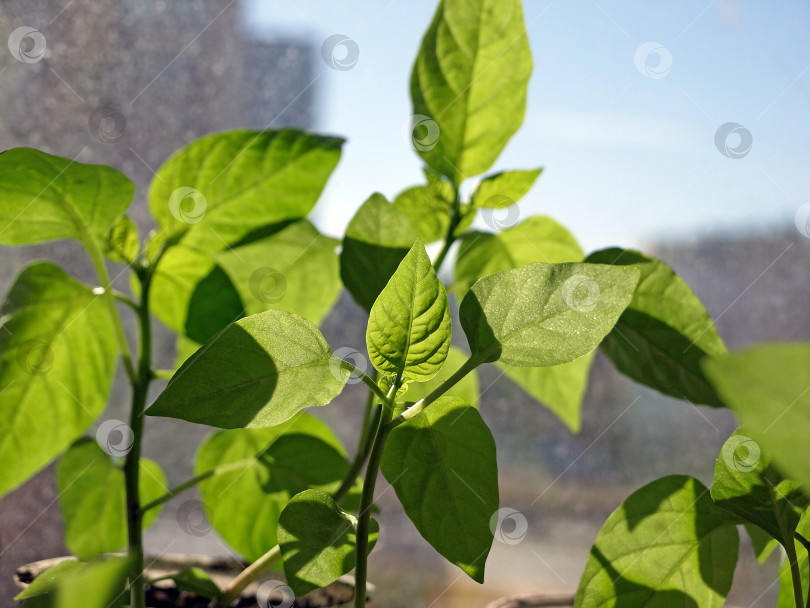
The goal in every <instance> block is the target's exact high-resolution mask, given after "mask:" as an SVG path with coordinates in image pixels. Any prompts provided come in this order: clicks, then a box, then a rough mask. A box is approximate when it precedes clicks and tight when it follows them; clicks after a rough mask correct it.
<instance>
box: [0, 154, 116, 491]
mask: <svg viewBox="0 0 810 608" xmlns="http://www.w3.org/2000/svg"><path fill="white" fill-rule="evenodd" d="M0 158H2V155H0ZM100 297H101V296H97V295H94V294H93V291H92V290H91V289H90V288H89V287H88V286H86V285H83V284H82V283H79V282H78V281H75V280H74V279H72V278H71V277H69V276H68V275H67V274H65V272H64V271H63V270H62V269H60V268H59V267H58V266H56V265H54V264H51V263H49V262H38V263H35V264H32V265H31V266H28V267H27V268H25V269H24V270H23V271H22V272H21V273H20V274H19V275H18V276H17V278H16V280H15V281H14V284H13V285H12V287H11V289H10V290H9V292H8V293H7V294H6V298H5V300H4V301H3V303H2V304H0V411H2V416H0V462H5V463H13V466H10V465H9V466H4V467H0V496H2V495H4V494H6V493H7V492H9V491H10V490H13V489H14V488H16V487H17V486H19V485H20V484H21V483H23V482H24V481H25V480H26V479H28V478H29V477H31V476H32V475H33V474H34V473H36V472H37V471H38V470H39V469H41V468H42V467H44V466H45V465H47V464H48V463H49V462H50V461H51V460H53V459H54V458H55V457H56V456H57V455H59V454H60V453H61V452H63V451H64V450H66V449H67V448H68V447H69V446H70V444H71V443H73V441H75V440H76V439H77V438H78V437H80V436H81V434H82V433H83V432H84V430H85V429H86V428H87V427H88V426H90V424H91V423H92V422H93V420H95V419H96V417H97V416H98V415H99V414H101V412H102V411H103V410H104V407H105V406H106V405H107V397H108V395H109V393H110V386H111V384H112V378H113V372H114V370H115V361H116V352H117V349H116V343H115V339H114V337H113V336H114V333H113V325H112V322H111V321H110V317H109V313H108V312H107V308H106V307H105V306H104V303H103V302H102V301H100ZM34 429H35V432H34Z"/></svg>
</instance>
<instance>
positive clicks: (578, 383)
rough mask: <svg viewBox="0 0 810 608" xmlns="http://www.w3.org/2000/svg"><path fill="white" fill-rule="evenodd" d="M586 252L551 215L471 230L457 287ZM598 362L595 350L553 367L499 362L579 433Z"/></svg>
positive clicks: (576, 258) (463, 288)
mask: <svg viewBox="0 0 810 608" xmlns="http://www.w3.org/2000/svg"><path fill="white" fill-rule="evenodd" d="M482 185H483V184H482ZM584 256H585V254H584V253H583V252H582V249H581V248H580V246H579V243H577V240H576V239H575V238H574V237H573V236H572V235H571V233H570V232H568V230H566V229H565V228H564V227H563V226H562V225H560V224H558V223H557V222H556V221H554V220H553V219H551V218H549V217H543V216H532V217H529V218H527V219H526V220H524V221H523V222H521V223H520V224H518V225H517V226H515V227H513V228H509V229H507V230H503V231H501V232H498V233H496V234H490V233H485V232H471V233H467V234H465V235H464V237H462V240H461V246H460V248H459V255H458V261H457V263H456V271H455V274H456V276H455V280H456V289H457V290H459V291H462V292H466V291H467V290H468V289H469V288H470V286H471V285H472V284H473V283H475V281H476V280H478V279H479V278H481V277H484V276H487V275H490V274H494V273H496V272H500V271H502V270H509V269H511V268H519V267H521V266H526V265H527V264H533V263H535V262H547V263H548V262H550V263H554V264H558V263H562V262H579V261H581V260H582V258H583V257H584ZM592 360H593V354H592V353H589V354H586V355H583V356H582V357H579V358H578V359H576V360H575V361H571V362H570V363H564V364H562V365H555V366H552V367H510V366H508V365H503V364H501V363H499V364H498V366H499V367H500V368H501V369H502V370H504V372H506V375H507V376H508V377H509V378H511V379H512V380H513V381H514V382H515V383H517V385H518V386H520V387H521V388H522V389H523V390H524V391H526V393H527V394H528V395H529V396H531V397H532V398H533V399H536V400H537V401H539V402H541V403H543V404H545V405H546V407H548V408H549V409H550V410H551V411H552V412H554V413H555V414H556V415H557V416H558V417H559V418H560V419H561V420H562V421H563V422H564V423H565V424H566V425H567V426H568V428H570V429H571V431H573V432H578V431H579V428H580V410H581V407H582V398H583V396H584V394H585V388H586V385H587V382H588V371H589V370H590V366H591V361H592Z"/></svg>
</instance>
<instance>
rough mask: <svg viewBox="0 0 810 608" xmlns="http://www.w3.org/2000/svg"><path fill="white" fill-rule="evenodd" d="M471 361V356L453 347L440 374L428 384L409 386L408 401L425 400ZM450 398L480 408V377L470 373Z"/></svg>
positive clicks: (456, 387) (456, 386)
mask: <svg viewBox="0 0 810 608" xmlns="http://www.w3.org/2000/svg"><path fill="white" fill-rule="evenodd" d="M467 359H469V356H468V355H467V354H466V353H464V352H462V351H461V350H459V349H458V348H456V347H455V346H451V347H450V350H448V351H447V359H446V360H445V362H444V365H443V366H442V368H441V369H440V370H439V372H438V373H437V374H436V375H435V376H433V378H431V379H430V380H428V381H427V382H412V383H411V384H409V385H408V386H407V389H408V390H407V393H406V395H407V397H408V401H413V402H416V401H419V400H420V399H424V398H425V397H427V396H428V395H429V394H430V393H432V392H433V391H434V390H436V389H437V388H439V386H441V384H442V383H443V382H444V381H445V380H447V379H448V378H449V377H450V376H452V375H453V374H454V373H455V372H456V371H458V370H459V369H460V368H461V366H462V365H464V363H465V362H466V361H467ZM446 394H447V395H449V396H453V397H458V398H459V399H461V400H462V401H464V402H465V403H469V404H471V405H473V406H475V407H478V400H479V398H480V390H479V388H478V377H477V376H476V374H475V372H472V373H469V374H467V375H466V376H464V377H463V378H462V379H461V380H459V381H458V382H457V383H456V384H455V385H454V386H453V387H452V388H451V389H450V391H449V392H448V393H446Z"/></svg>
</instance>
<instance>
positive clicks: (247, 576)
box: [147, 364, 383, 608]
mask: <svg viewBox="0 0 810 608" xmlns="http://www.w3.org/2000/svg"><path fill="white" fill-rule="evenodd" d="M348 365H351V364H348ZM352 367H353V366H352ZM361 373H362V372H361ZM376 373H377V372H376V370H375V371H374V372H372V377H376ZM375 386H376V383H375ZM380 393H382V391H380ZM375 395H376V392H375V391H372V390H369V393H368V399H367V401H366V410H365V413H364V415H363V426H362V428H361V431H360V438H361V440H360V442H359V444H358V446H357V453H356V454H355V456H354V460H353V461H352V465H351V467H350V468H349V471H348V473H346V477H344V479H343V483H341V484H340V487H339V488H338V489H337V490H336V491H335V493H334V494H332V498H333V499H334V500H335V502H337V503H340V502H341V501H342V500H343V499H344V498H346V495H347V494H348V493H349V491H350V490H351V489H352V487H353V486H354V482H355V480H356V479H357V476H358V475H359V474H360V471H361V470H362V469H363V465H364V464H365V463H366V458H367V457H368V454H369V452H370V451H371V446H370V445H369V443H370V441H371V438H373V437H374V436H375V435H374V434H373V433H372V430H374V429H377V428H379V421H380V416H381V413H382V408H383V406H382V405H381V406H380V407H378V408H377V410H376V411H375V412H374V414H373V415H369V414H370V413H371V411H372V406H373V405H374V396H375ZM178 487H179V486H178ZM147 506H148V505H147ZM279 557H281V548H280V547H279V546H278V545H276V546H275V547H273V548H272V549H270V550H269V551H268V552H267V553H265V554H264V555H262V556H261V557H260V558H259V559H257V560H256V561H255V562H253V563H252V564H251V565H250V566H248V567H247V568H245V569H244V570H242V572H240V573H239V574H238V575H237V576H236V577H235V578H234V579H233V580H232V581H231V582H230V583H229V584H228V586H227V588H226V589H225V590H224V591H223V592H222V594H221V595H220V596H219V597H217V598H214V599H213V600H212V601H211V603H210V604H209V606H210V608H222V607H223V606H229V605H230V604H231V603H232V602H233V601H234V600H235V599H236V598H238V597H239V594H240V593H242V590H243V589H244V588H245V587H247V586H248V585H249V584H250V583H252V582H253V581H254V580H256V578H257V577H258V576H259V575H260V574H262V573H264V572H265V571H267V570H269V569H270V567H271V566H272V565H273V564H274V563H275V562H276V560H278V558H279Z"/></svg>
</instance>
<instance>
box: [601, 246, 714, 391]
mask: <svg viewBox="0 0 810 608" xmlns="http://www.w3.org/2000/svg"><path fill="white" fill-rule="evenodd" d="M587 261H588V262H596V263H600V264H615V265H618V266H633V267H635V268H638V269H639V270H640V271H641V280H640V281H639V284H638V287H637V288H636V293H635V294H634V296H633V301H632V302H631V303H630V306H628V307H627V310H626V311H625V312H624V314H623V315H622V316H621V317H620V319H619V322H618V323H617V324H616V327H615V328H614V330H613V331H612V332H611V333H610V335H609V336H608V337H607V338H606V339H605V341H604V343H603V344H602V348H603V350H604V351H605V354H607V356H608V357H610V359H611V361H613V364H614V365H615V366H616V368H617V369H618V370H619V371H620V372H621V373H623V374H624V375H626V376H629V377H630V378H632V379H633V380H635V381H636V382H640V383H641V384H644V385H646V386H649V387H652V388H654V389H656V390H657V391H659V392H661V393H664V394H665V395H670V396H672V397H677V398H678V399H684V400H687V401H690V402H691V403H700V404H704V405H711V406H714V407H722V406H723V404H722V402H721V401H720V399H719V397H718V396H717V394H716V393H715V391H714V389H713V388H712V387H711V384H710V383H709V382H708V380H707V379H706V377H705V376H704V375H703V372H702V371H701V369H700V361H701V359H703V357H705V356H706V355H720V354H723V353H725V352H726V347H725V345H724V344H723V341H722V340H721V339H720V336H719V335H718V334H717V330H716V329H715V327H714V323H712V320H711V318H710V317H709V313H707V312H706V309H705V308H704V307H703V304H702V303H701V302H700V300H698V298H697V296H696V295H695V294H694V293H693V292H692V290H691V289H690V288H689V286H688V285H687V284H686V283H685V282H684V281H683V279H681V278H680V277H679V276H678V275H676V274H675V272H674V271H673V270H672V269H671V268H670V267H669V266H667V265H666V264H664V263H663V262H661V261H659V260H656V259H655V258H652V257H649V256H646V255H644V254H641V253H638V252H637V251H630V250H624V249H604V250H602V251H597V252H596V253H592V254H591V255H589V256H588V259H587Z"/></svg>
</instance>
